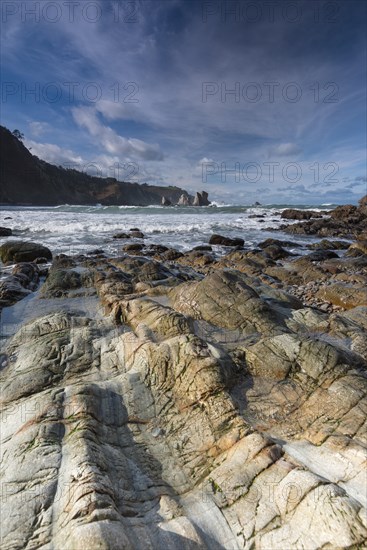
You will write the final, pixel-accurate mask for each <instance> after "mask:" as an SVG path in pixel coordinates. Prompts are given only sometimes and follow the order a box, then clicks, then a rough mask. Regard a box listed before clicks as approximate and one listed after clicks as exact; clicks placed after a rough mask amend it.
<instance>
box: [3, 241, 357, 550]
mask: <svg viewBox="0 0 367 550" xmlns="http://www.w3.org/2000/svg"><path fill="white" fill-rule="evenodd" d="M265 244H266V246H264V250H257V251H256V250H254V251H244V250H237V251H231V252H230V253H229V254H228V255H227V256H224V257H223V258H220V259H215V258H214V256H213V253H212V251H211V250H196V251H191V253H192V252H193V253H194V255H190V254H191V253H189V254H184V255H182V254H181V256H179V257H178V258H177V260H176V261H175V262H174V263H168V262H164V261H157V260H156V259H152V258H147V257H141V256H138V257H132V256H127V255H124V256H121V257H118V258H107V257H105V256H101V257H97V256H90V257H87V256H80V257H73V258H71V257H67V256H58V257H56V258H55V259H54V262H53V265H52V267H51V269H50V271H49V274H48V277H47V279H46V282H45V284H44V285H43V286H42V287H41V290H40V291H39V292H38V293H37V294H33V295H32V294H27V296H28V298H27V300H23V310H22V312H23V314H22V320H23V325H22V326H21V327H18V330H17V331H16V333H15V334H14V335H13V336H12V337H11V338H9V339H8V340H7V341H6V342H5V345H4V348H3V352H2V354H1V356H0V367H1V369H0V384H1V388H2V391H1V417H0V423H1V431H0V453H1V456H0V475H1V487H2V491H1V495H0V496H1V519H2V528H1V532H0V535H1V543H0V544H1V547H2V548H4V549H6V550H15V549H19V550H20V549H26V548H33V549H37V548H39V549H42V550H43V549H45V550H46V549H52V548H62V549H63V550H84V549H86V548H88V550H89V549H90V550H97V549H99V548H106V549H107V548H108V549H109V550H120V549H121V548H128V549H137V550H138V549H140V548H161V547H167V548H187V549H198V548H207V549H210V550H212V549H213V548H214V549H218V550H219V549H223V548H226V549H227V548H228V549H236V548H238V549H240V548H244V549H245V550H250V549H253V548H255V549H259V550H269V549H279V550H284V549H285V548H292V549H293V548H294V549H295V550H298V549H299V550H301V549H305V548H307V549H308V548H314V549H320V550H321V549H322V548H363V547H364V546H365V544H366V541H367V524H366V521H365V513H366V506H367V502H366V492H367V490H366V489H367V488H366V479H365V473H364V461H365V447H366V444H367V439H366V429H365V422H366V406H367V400H366V394H367V385H366V376H365V375H366V368H367V364H366V360H367V345H366V341H367V338H366V333H367V321H366V318H367V317H366V309H367V308H366V307H360V306H359V307H354V308H353V307H352V308H351V309H349V310H348V311H346V310H335V311H334V312H332V313H331V314H329V313H327V312H323V311H321V310H320V309H317V308H310V307H307V306H305V304H304V303H302V301H301V300H299V299H297V298H296V297H295V296H292V295H291V294H290V293H288V292H287V291H286V289H287V288H289V287H288V286H287V283H286V282H284V284H283V287H281V286H280V279H275V278H274V277H273V276H271V275H269V272H270V270H274V271H276V270H278V271H277V273H281V272H284V273H286V272H288V276H289V277H298V278H299V279H300V280H302V281H303V279H302V273H303V272H307V270H309V275H308V276H309V277H310V278H312V277H313V279H312V280H313V281H314V280H315V278H317V277H319V279H320V280H321V281H327V280H329V279H330V278H331V277H337V276H340V275H343V274H344V275H348V276H349V277H351V275H350V273H351V272H352V271H353V273H354V276H355V277H357V275H358V273H357V271H358V270H360V269H361V257H358V258H346V259H345V260H342V259H339V258H330V259H324V260H320V261H319V260H315V259H314V260H312V259H310V258H306V259H302V258H301V259H299V258H296V259H293V258H291V260H287V262H288V263H287V264H285V265H283V264H282V263H276V261H275V260H273V259H271V258H270V257H269V256H268V255H267V253H266V249H267V248H269V247H272V246H280V247H281V246H282V245H279V244H277V243H265ZM140 246H142V245H140ZM154 246H155V248H154ZM150 247H151V248H150V250H151V252H152V253H154V254H155V255H156V256H157V257H158V256H161V257H162V256H163V255H164V254H167V253H173V251H172V250H170V249H167V248H166V247H162V246H159V245H150ZM195 253H197V254H199V256H195ZM200 255H201V256H200ZM203 255H207V256H208V257H209V256H212V261H211V262H210V263H207V264H205V265H204V264H203V265H199V264H196V262H198V260H199V258H200V257H202V256H203ZM181 262H182V263H181ZM190 262H191V263H190ZM302 262H303V263H302ZM333 262H334V263H333ZM343 262H344V264H343ZM197 265H198V267H197ZM335 265H337V266H338V269H335ZM302 269H303V271H302ZM37 270H38V267H37V266H35V265H34V264H20V265H19V266H17V267H16V268H15V271H13V276H14V277H15V276H17V277H20V279H19V280H22V281H23V283H24V284H25V285H27V284H28V285H32V282H31V281H33V277H34V276H36V275H37ZM305 276H306V275H305ZM362 276H363V274H362ZM306 277H307V276H306ZM26 278H28V281H29V282H28V283H27V282H26ZM284 280H285V276H284ZM33 283H35V284H36V280H34V281H33ZM24 288H26V287H24ZM33 288H35V287H33ZM31 290H32V286H29V291H31ZM21 304H22V302H18V304H17V306H14V307H19V306H20V305H21ZM17 311H18V312H19V310H17Z"/></svg>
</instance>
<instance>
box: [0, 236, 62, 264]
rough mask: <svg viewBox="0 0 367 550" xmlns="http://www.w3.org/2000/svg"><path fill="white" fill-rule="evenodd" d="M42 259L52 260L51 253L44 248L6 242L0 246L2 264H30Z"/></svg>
mask: <svg viewBox="0 0 367 550" xmlns="http://www.w3.org/2000/svg"><path fill="white" fill-rule="evenodd" d="M40 257H44V258H47V260H52V252H51V250H50V249H49V248H47V247H46V246H43V245H41V244H38V243H32V242H26V241H7V242H6V243H4V244H2V245H1V246H0V258H1V261H2V262H3V263H4V264H12V263H19V262H32V261H33V260H36V259H37V258H40Z"/></svg>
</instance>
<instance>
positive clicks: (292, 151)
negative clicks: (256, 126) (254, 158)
mask: <svg viewBox="0 0 367 550" xmlns="http://www.w3.org/2000/svg"><path fill="white" fill-rule="evenodd" d="M301 152H302V149H301V148H300V147H299V146H298V145H297V144H296V143H280V144H279V145H276V146H275V147H271V148H270V149H269V155H270V156H274V157H290V156H295V155H299V154H300V153H301Z"/></svg>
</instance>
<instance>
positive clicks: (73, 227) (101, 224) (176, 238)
mask: <svg viewBox="0 0 367 550" xmlns="http://www.w3.org/2000/svg"><path fill="white" fill-rule="evenodd" d="M287 207H288V206H287V205H268V206H260V207H248V206H233V205H226V206H211V207H200V208H199V207H176V206H175V207H165V208H162V207H159V206H158V207H157V206H149V207H126V206H101V205H96V206H77V205H74V206H73V205H63V206H57V207H2V208H1V211H0V226H4V227H9V228H11V229H12V230H13V235H14V236H13V237H12V239H21V240H29V241H33V242H39V243H41V244H44V245H46V246H48V247H49V248H50V249H51V250H52V252H53V254H60V253H64V254H79V253H88V252H91V251H93V250H95V249H97V248H98V249H102V250H104V251H105V252H106V253H108V254H111V255H117V254H119V253H120V252H121V247H122V246H123V244H125V242H126V241H120V240H116V239H113V235H115V234H116V233H118V232H128V231H129V230H130V229H131V228H134V227H137V228H139V229H140V230H141V231H142V232H143V233H144V235H145V243H146V244H162V245H165V246H170V247H174V248H176V249H177V250H180V251H183V252H184V251H186V250H190V249H191V248H193V247H194V246H198V245H202V244H207V243H208V241H209V238H210V236H211V235H212V234H213V233H219V234H221V235H224V236H228V237H241V238H243V239H244V240H245V245H246V246H249V247H253V246H256V245H257V244H258V243H259V242H261V241H263V240H264V239H267V238H269V237H272V238H278V239H281V238H286V239H287V240H290V241H293V242H295V243H299V244H302V243H306V242H310V238H309V237H299V236H291V235H286V236H284V234H282V233H279V232H276V231H274V230H272V229H273V228H278V227H279V226H280V225H282V224H283V223H284V220H281V218H280V213H281V211H282V210H283V209H284V208H287ZM331 207H332V205H322V206H319V207H317V208H315V207H314V206H313V207H310V206H307V205H298V206H296V208H312V209H314V210H329V209H330V208H331ZM292 208H295V206H294V205H293V206H292ZM253 215H257V216H265V217H264V218H251V216H253ZM6 218H10V219H6ZM287 223H289V222H288V221H287ZM8 239H9V237H7V238H0V244H1V243H2V242H5V241H6V240H8ZM218 252H219V250H218Z"/></svg>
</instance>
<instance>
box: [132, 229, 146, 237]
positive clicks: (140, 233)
mask: <svg viewBox="0 0 367 550" xmlns="http://www.w3.org/2000/svg"><path fill="white" fill-rule="evenodd" d="M130 236H131V237H133V238H134V239H144V233H142V231H136V230H135V231H133V230H130Z"/></svg>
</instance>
